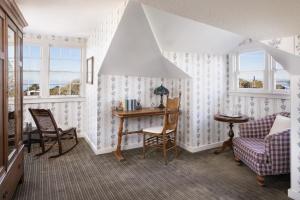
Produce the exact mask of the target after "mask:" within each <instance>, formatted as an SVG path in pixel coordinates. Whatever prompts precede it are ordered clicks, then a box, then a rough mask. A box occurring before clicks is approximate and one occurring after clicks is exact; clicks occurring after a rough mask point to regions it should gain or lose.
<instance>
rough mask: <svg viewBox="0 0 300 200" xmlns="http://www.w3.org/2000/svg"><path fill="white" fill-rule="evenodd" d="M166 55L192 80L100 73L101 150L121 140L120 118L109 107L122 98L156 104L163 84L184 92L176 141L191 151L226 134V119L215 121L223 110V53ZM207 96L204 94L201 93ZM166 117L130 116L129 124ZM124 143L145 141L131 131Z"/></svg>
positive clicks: (144, 123) (140, 124)
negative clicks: (216, 54)
mask: <svg viewBox="0 0 300 200" xmlns="http://www.w3.org/2000/svg"><path fill="white" fill-rule="evenodd" d="M164 54H165V56H166V57H167V58H168V59H170V60H171V61H172V62H174V63H175V64H176V65H178V66H179V67H180V68H182V69H183V70H184V71H186V72H187V73H188V74H190V75H191V76H192V77H193V78H192V79H185V80H181V79H163V78H150V77H132V76H114V75H100V74H99V77H98V92H99V93H98V106H99V108H98V109H99V110H98V119H99V120H98V135H97V137H98V140H97V147H98V150H100V151H102V149H104V150H103V152H106V149H114V148H115V147H116V143H117V131H118V125H119V121H118V118H116V117H113V116H112V115H111V108H112V107H113V106H116V105H117V104H118V102H119V101H120V100H122V99H124V98H126V97H127V98H136V99H139V100H141V104H142V106H145V107H149V106H157V105H158V104H159V99H160V97H159V96H156V95H154V94H153V91H154V88H155V87H158V86H159V85H160V84H161V83H163V84H164V85H165V86H166V87H167V88H168V89H169V90H170V96H177V95H178V93H179V91H181V92H182V98H181V111H182V113H181V115H180V120H179V127H178V143H179V145H180V146H182V147H184V148H187V149H189V150H192V151H193V149H197V148H198V147H203V146H206V145H209V144H216V143H218V142H221V141H223V140H224V138H225V137H226V131H223V130H224V127H223V124H221V123H218V122H215V121H214V119H213V115H214V114H215V113H217V112H222V111H223V110H224V109H225V106H224V103H225V98H224V97H225V92H224V88H225V87H224V86H223V82H224V81H225V79H226V77H225V75H226V73H225V63H224V59H225V58H224V57H223V56H213V55H208V54H207V55H206V54H203V55H199V54H188V53H164ZM203 97H204V98H203ZM161 124H162V118H158V117H150V118H141V119H130V120H128V121H126V122H125V129H128V130H139V129H142V128H145V127H150V126H155V125H161ZM123 144H124V147H125V148H131V147H136V146H141V145H142V138H141V136H128V138H125V139H124V143H123Z"/></svg>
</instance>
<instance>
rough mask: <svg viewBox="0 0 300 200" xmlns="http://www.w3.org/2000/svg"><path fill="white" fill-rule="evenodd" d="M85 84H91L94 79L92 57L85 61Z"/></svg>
mask: <svg viewBox="0 0 300 200" xmlns="http://www.w3.org/2000/svg"><path fill="white" fill-rule="evenodd" d="M86 66H87V69H86V83H88V84H93V81H94V80H93V79H94V57H93V56H92V57H90V58H88V59H87V61H86Z"/></svg>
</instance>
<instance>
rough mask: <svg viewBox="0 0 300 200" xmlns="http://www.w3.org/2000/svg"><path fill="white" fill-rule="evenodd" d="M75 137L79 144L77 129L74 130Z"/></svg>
mask: <svg viewBox="0 0 300 200" xmlns="http://www.w3.org/2000/svg"><path fill="white" fill-rule="evenodd" d="M74 136H75V141H76V144H78V138H77V131H76V128H75V129H74Z"/></svg>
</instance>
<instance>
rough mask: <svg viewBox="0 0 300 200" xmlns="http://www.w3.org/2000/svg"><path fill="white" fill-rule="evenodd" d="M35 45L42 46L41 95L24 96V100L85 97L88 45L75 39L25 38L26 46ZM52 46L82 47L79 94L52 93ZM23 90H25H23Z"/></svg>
mask: <svg viewBox="0 0 300 200" xmlns="http://www.w3.org/2000/svg"><path fill="white" fill-rule="evenodd" d="M26 45H35V46H40V47H41V54H42V59H41V60H42V64H41V69H40V77H43V78H42V79H40V95H39V96H24V100H26V101H28V100H29V101H30V100H31V99H32V100H35V99H49V100H51V99H52V100H59V99H82V98H84V97H85V60H86V46H85V43H84V44H83V43H77V42H73V41H62V40H51V39H50V38H49V39H40V38H34V39H33V38H24V46H26ZM50 47H58V48H80V49H81V67H80V94H79V95H50V92H49V89H50V88H49V80H50V73H49V72H50ZM22 92H23V91H22Z"/></svg>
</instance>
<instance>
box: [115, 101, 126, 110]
mask: <svg viewBox="0 0 300 200" xmlns="http://www.w3.org/2000/svg"><path fill="white" fill-rule="evenodd" d="M123 110H124V106H123V103H122V101H120V102H119V105H118V106H117V107H116V111H123Z"/></svg>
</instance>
